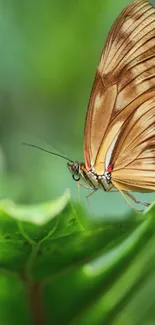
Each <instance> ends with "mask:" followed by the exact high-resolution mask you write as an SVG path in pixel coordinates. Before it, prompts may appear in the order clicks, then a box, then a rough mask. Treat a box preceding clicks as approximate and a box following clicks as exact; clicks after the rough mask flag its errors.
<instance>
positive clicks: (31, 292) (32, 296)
mask: <svg viewBox="0 0 155 325" xmlns="http://www.w3.org/2000/svg"><path fill="white" fill-rule="evenodd" d="M27 285H28V287H27V292H28V300H29V306H30V311H31V314H32V318H33V324H34V325H46V319H45V311H44V304H43V297H42V285H41V283H30V284H27Z"/></svg>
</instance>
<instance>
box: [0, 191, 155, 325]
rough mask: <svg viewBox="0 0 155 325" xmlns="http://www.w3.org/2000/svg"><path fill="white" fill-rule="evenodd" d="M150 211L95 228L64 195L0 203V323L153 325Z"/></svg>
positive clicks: (153, 226) (154, 259) (154, 227)
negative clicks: (32, 202)
mask: <svg viewBox="0 0 155 325" xmlns="http://www.w3.org/2000/svg"><path fill="white" fill-rule="evenodd" d="M154 212H155V208H154V206H152V207H151V208H150V209H149V210H148V211H147V212H146V213H145V214H133V215H132V216H131V215H130V216H129V217H128V218H127V219H126V221H122V222H120V221H113V222H111V223H109V224H108V223H105V222H104V223H103V222H101V223H96V224H95V223H94V222H93V223H91V222H90V221H88V218H86V216H85V213H84V211H83V210H82V209H81V208H80V206H79V207H76V209H75V208H74V207H73V205H72V203H71V201H70V197H69V193H68V192H66V193H65V194H64V196H63V197H61V198H59V199H57V200H55V201H54V202H48V203H43V204H38V205H35V206H34V205H33V206H21V205H16V204H14V203H13V202H11V201H1V204H0V245H1V250H0V251H1V253H0V266H1V267H0V271H1V272H0V287H1V290H0V305H1V308H0V323H1V324H6V325H15V324H24V325H28V324H36V325H38V324H50V325H52V324H54V325H59V324H60V325H62V324H63V325H73V324H74V325H87V324H92V325H100V324H110V325H124V324H126V325H138V324H146V325H148V324H152V325H153V324H154V317H155V312H154V285H155V253H154V245H155V221H154ZM12 314H13V315H14V316H13V317H12Z"/></svg>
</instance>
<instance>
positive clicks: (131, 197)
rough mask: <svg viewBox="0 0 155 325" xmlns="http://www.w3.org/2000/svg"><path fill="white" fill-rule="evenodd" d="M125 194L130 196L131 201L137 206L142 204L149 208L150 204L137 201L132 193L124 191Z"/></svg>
mask: <svg viewBox="0 0 155 325" xmlns="http://www.w3.org/2000/svg"><path fill="white" fill-rule="evenodd" d="M124 193H125V194H126V195H128V196H129V197H130V199H132V200H133V201H134V202H135V203H137V204H139V203H141V204H143V205H145V206H146V207H148V206H149V205H150V203H148V202H143V201H141V200H139V199H137V198H136V197H135V196H134V195H133V194H132V193H130V192H128V191H124Z"/></svg>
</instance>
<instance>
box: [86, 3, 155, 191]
mask: <svg viewBox="0 0 155 325" xmlns="http://www.w3.org/2000/svg"><path fill="white" fill-rule="evenodd" d="M84 151H85V157H86V166H87V167H88V165H89V166H91V167H93V166H94V167H95V171H96V172H97V173H98V174H103V173H104V172H105V170H106V168H107V167H108V165H112V166H113V172H112V182H113V184H114V186H115V187H119V188H120V189H131V188H132V189H133V190H134V189H135V190H137V188H139V189H140V190H142V189H146V190H147V189H148V190H149V189H150V190H151V189H152V188H153V187H154V188H155V8H154V7H153V6H152V5H151V4H150V3H149V2H148V1H147V0H136V1H134V2H133V3H132V4H130V5H129V6H128V7H127V8H126V9H125V10H124V11H123V12H122V13H121V15H120V16H119V17H118V19H117V20H116V22H115V23H114V25H113V27H112V28H111V31H110V33H109V36H108V38H107V41H106V44H105V47H104V50H103V52H102V55H101V58H100V62H99V66H98V69H97V72H96V77H95V81H94V86H93V90H92V94H91V97H90V102H89V107H88V112H87V118H86V125H85V143H84Z"/></svg>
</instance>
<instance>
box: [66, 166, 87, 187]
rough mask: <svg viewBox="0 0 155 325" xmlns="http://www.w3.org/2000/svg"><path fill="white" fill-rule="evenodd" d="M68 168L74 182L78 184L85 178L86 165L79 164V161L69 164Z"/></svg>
mask: <svg viewBox="0 0 155 325" xmlns="http://www.w3.org/2000/svg"><path fill="white" fill-rule="evenodd" d="M67 166H68V168H69V170H70V172H71V174H72V177H73V179H74V181H76V182H78V181H79V180H80V178H81V177H83V173H84V170H83V168H84V169H85V166H84V164H83V163H79V162H78V161H72V162H68V163H67Z"/></svg>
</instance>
